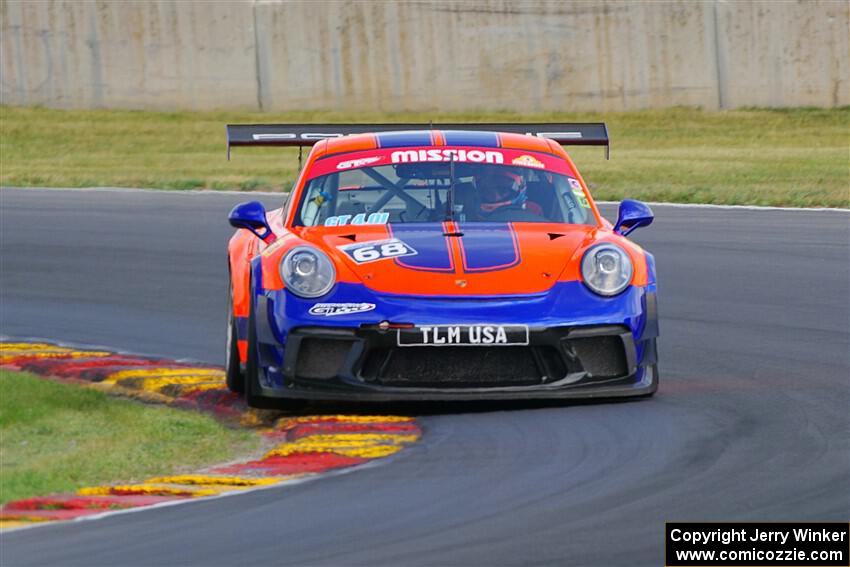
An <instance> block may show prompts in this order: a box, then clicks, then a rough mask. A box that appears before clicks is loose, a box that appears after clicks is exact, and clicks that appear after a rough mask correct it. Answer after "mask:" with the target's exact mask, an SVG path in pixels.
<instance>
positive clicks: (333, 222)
mask: <svg viewBox="0 0 850 567" xmlns="http://www.w3.org/2000/svg"><path fill="white" fill-rule="evenodd" d="M389 220H390V214H389V213H370V214H369V216H366V213H358V214H356V215H339V216H335V217H328V218H326V219H325V226H344V225H347V224H351V225H358V224H387V223H388V222H389Z"/></svg>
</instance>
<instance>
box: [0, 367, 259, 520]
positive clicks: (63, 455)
mask: <svg viewBox="0 0 850 567" xmlns="http://www.w3.org/2000/svg"><path fill="white" fill-rule="evenodd" d="M258 446H259V440H258V438H257V436H256V435H255V434H253V433H252V432H250V431H247V430H234V429H229V428H227V427H225V426H223V425H222V424H220V423H218V422H216V421H215V420H214V419H213V418H212V417H209V416H206V415H203V414H200V413H197V412H192V411H186V410H178V409H172V408H168V407H161V406H147V405H143V404H140V403H138V402H133V401H129V400H122V399H118V398H114V397H110V396H108V395H106V394H104V393H103V392H99V391H96V390H92V389H88V388H84V387H80V386H78V385H71V384H61V383H58V382H53V381H50V380H45V379H43V378H39V377H37V376H35V375H33V374H27V373H19V372H9V371H5V370H0V503H4V502H8V501H10V500H17V499H20V498H28V497H32V496H40V495H46V494H53V493H57V492H71V491H74V490H76V489H78V488H81V487H83V486H93V485H98V484H105V483H113V482H131V481H134V480H143V479H145V478H147V477H149V476H153V475H165V474H173V473H178V472H183V471H187V470H196V469H197V468H198V467H201V466H204V465H210V464H214V463H220V462H225V461H228V460H232V459H234V458H236V457H238V456H243V455H245V454H248V453H250V452H252V451H254V450H256V449H257V447H258Z"/></svg>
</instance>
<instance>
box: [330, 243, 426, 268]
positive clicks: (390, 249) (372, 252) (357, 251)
mask: <svg viewBox="0 0 850 567" xmlns="http://www.w3.org/2000/svg"><path fill="white" fill-rule="evenodd" d="M337 248H339V249H340V250H342V251H343V252H344V253H345V254H346V255H347V256H348V257H349V258H351V259H352V260H354V261H355V262H356V263H358V264H368V263H369V262H376V261H378V260H386V259H388V258H399V257H401V256H413V255H415V254H417V252H416V250H414V249H413V248H411V247H410V246H409V245H407V244H405V243H404V242H402V241H401V240H399V239H398V238H391V239H390V240H375V241H372V242H358V243H356V244H346V245H345V246H338V247H337Z"/></svg>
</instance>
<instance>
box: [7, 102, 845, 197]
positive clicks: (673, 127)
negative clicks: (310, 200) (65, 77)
mask: <svg viewBox="0 0 850 567" xmlns="http://www.w3.org/2000/svg"><path fill="white" fill-rule="evenodd" d="M598 120H604V121H605V122H607V123H608V126H609V131H610V136H611V142H612V159H611V160H610V161H606V160H605V159H604V152H603V151H602V150H601V149H600V148H573V149H570V150H568V151H569V152H570V153H571V154H572V155H573V157H574V159H575V161H576V163H577V165H578V167H579V169H580V170H581V171H582V173H583V175H584V177H585V179H586V180H587V181H588V182H589V183H590V184H591V188H592V190H593V193H594V196H595V197H596V198H597V199H600V200H619V199H622V198H624V197H629V198H636V199H644V200H649V201H668V202H680V203H716V204H750V205H775V206H795V207H848V206H850V107H844V108H839V109H779V110H766V109H748V110H735V111H726V112H706V111H701V110H698V109H689V108H674V109H669V110H649V111H639V112H627V113H605V114H602V113H596V114H576V113H550V114H533V113H531V114H524V115H519V114H513V113H462V114H458V113H454V114H452V113H440V112H433V113H400V114H377V113H338V112H297V113H296V112H289V113H268V114H260V113H244V112H243V113H239V112H178V113H162V112H146V111H110V110H55V109H45V108H16V107H0V184H3V185H17V186H53V187H89V186H117V187H154V188H165V189H199V188H205V189H236V190H244V191H250V190H255V189H262V190H273V191H281V190H288V189H289V187H290V186H291V184H292V182H293V180H294V179H295V176H296V174H297V171H296V170H297V158H296V156H297V150H292V149H286V150H284V149H278V148H261V149H253V148H236V149H235V150H234V156H233V161H231V162H227V161H226V159H225V132H224V125H225V124H226V123H228V122H249V123H250V122H428V121H434V122H437V123H438V122H441V121H442V122H449V121H452V122H463V121H470V122H476V121H477V122H481V121H598Z"/></svg>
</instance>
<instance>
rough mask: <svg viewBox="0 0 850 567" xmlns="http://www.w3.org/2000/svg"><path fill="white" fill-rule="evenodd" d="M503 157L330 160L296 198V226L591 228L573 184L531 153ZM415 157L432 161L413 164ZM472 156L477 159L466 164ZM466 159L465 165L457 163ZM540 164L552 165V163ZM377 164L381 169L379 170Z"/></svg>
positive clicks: (409, 153) (396, 155)
mask: <svg viewBox="0 0 850 567" xmlns="http://www.w3.org/2000/svg"><path fill="white" fill-rule="evenodd" d="M435 151H436V152H437V153H433V152H435ZM429 152H430V153H429ZM461 152H464V153H463V154H461ZM507 152H508V151H507V150H504V151H498V152H497V151H486V152H485V151H483V150H482V151H478V152H477V153H475V150H472V151H468V152H466V151H464V150H456V151H455V153H447V152H446V151H445V150H442V149H440V150H434V149H430V150H405V151H395V152H392V153H390V152H388V151H385V152H372V154H371V155H366V156H365V157H360V158H359V159H351V157H350V154H349V155H346V156H336V157H337V158H338V159H336V160H335V161H334V162H332V163H330V164H322V166H321V167H318V168H316V167H314V170H315V169H318V170H319V171H318V173H322V172H323V171H327V170H331V171H333V173H325V174H324V175H321V174H319V175H317V176H316V177H313V178H312V179H310V180H309V182H308V183H307V186H306V187H305V189H304V191H303V192H302V196H301V200H300V203H299V206H298V211H297V214H296V218H295V225H296V226H322V225H324V226H342V225H358V224H386V223H420V222H439V221H444V220H454V221H457V222H541V223H542V222H556V223H569V224H590V225H594V224H595V218H594V217H593V214H592V213H591V209H590V204H589V203H588V201H587V198H586V197H585V194H584V191H583V190H582V188H581V185H580V184H579V182H578V180H577V179H575V178H574V177H572V176H571V175H568V174H565V173H556V172H553V171H551V169H552V167H547V166H546V164H544V162H542V161H540V160H538V159H536V158H535V156H534V155H528V154H529V152H525V154H524V155H519V156H517V157H514V158H513V159H511V160H510V161H508V163H510V165H508V164H506V163H500V162H504V161H507V160H506V159H505V156H504V155H503V154H505V153H507ZM359 153H363V152H359ZM432 153H433V155H431V154H432ZM514 153H517V152H515V151H514ZM518 153H522V152H518ZM420 154H421V156H422V157H425V158H426V159H428V158H434V159H433V161H419V162H417V161H414V159H416V158H417V157H420ZM443 154H447V155H445V156H444V155H443ZM479 154H480V157H481V159H480V160H479V159H477V158H478V157H479ZM488 154H492V155H488ZM535 155H536V154H535ZM435 156H436V157H435ZM541 156H542V154H541ZM437 157H439V158H441V159H436V158H437ZM470 157H471V158H476V161H475V162H471V161H470V160H469V159H468V158H470ZM507 157H510V156H507ZM464 158H467V159H466V160H465V161H461V160H462V159H464ZM546 159H547V161H548V162H553V161H554V160H555V159H556V158H555V156H546ZM382 161H383V162H384V164H380V163H381V162H382ZM387 161H389V162H391V163H386V162H387ZM487 161H490V162H496V163H486V162H487ZM557 161H559V162H561V164H563V166H558V168H559V169H562V170H563V169H565V168H566V162H564V161H563V160H561V159H558V160H557ZM318 163H320V162H317V165H318ZM372 164H375V165H372ZM340 169H342V170H341V171H340Z"/></svg>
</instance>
